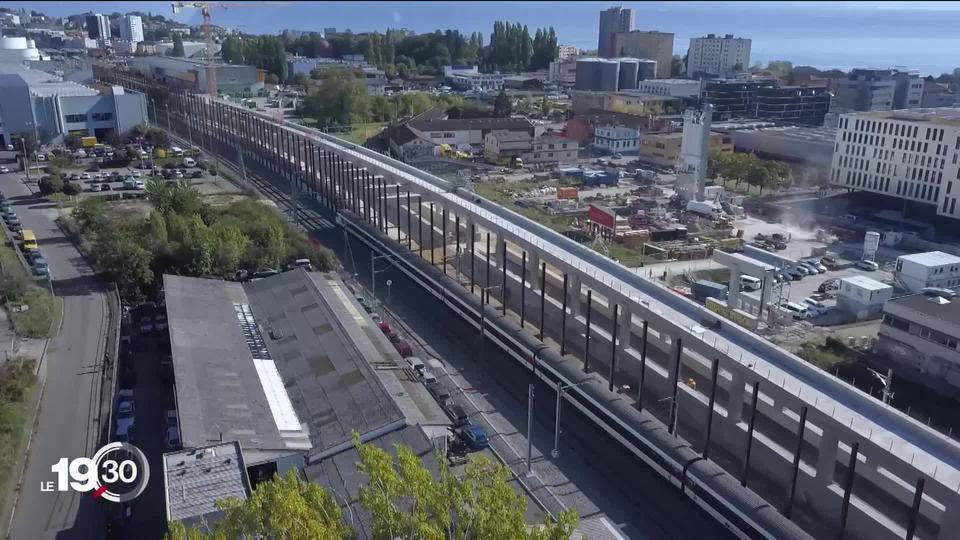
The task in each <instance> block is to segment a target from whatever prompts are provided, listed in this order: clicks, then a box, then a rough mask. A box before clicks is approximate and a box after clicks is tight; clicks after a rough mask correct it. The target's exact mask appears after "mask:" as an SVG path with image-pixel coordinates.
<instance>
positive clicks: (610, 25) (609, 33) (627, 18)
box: [597, 7, 633, 58]
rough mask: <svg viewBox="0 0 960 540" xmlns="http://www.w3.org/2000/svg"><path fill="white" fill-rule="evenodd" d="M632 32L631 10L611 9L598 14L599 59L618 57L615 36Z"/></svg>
mask: <svg viewBox="0 0 960 540" xmlns="http://www.w3.org/2000/svg"><path fill="white" fill-rule="evenodd" d="M632 30H633V10H632V9H630V8H626V9H625V8H620V7H612V8H610V9H607V10H604V11H601V12H600V31H599V37H598V39H597V54H599V55H600V57H601V58H610V57H613V56H617V55H618V50H619V49H617V47H616V43H615V36H616V34H617V33H618V32H630V31H632Z"/></svg>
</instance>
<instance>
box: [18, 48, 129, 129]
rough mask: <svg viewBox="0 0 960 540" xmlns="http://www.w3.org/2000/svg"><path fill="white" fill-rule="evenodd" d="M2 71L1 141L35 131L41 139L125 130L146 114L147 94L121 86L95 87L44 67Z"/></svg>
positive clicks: (22, 67) (21, 67) (19, 66)
mask: <svg viewBox="0 0 960 540" xmlns="http://www.w3.org/2000/svg"><path fill="white" fill-rule="evenodd" d="M3 71H4V73H0V122H2V127H0V143H2V144H10V137H11V135H14V134H17V133H33V134H34V136H36V138H37V140H38V141H39V142H41V143H44V144H46V143H59V142H62V140H63V136H64V135H68V134H75V135H94V136H96V137H97V138H100V139H102V138H103V137H105V136H106V135H107V134H109V133H118V134H120V133H126V132H128V131H130V130H131V129H133V127H134V126H136V125H137V124H142V123H144V122H146V120H147V100H146V97H145V96H144V95H143V94H140V93H137V92H132V91H128V90H124V89H123V87H120V86H112V87H107V88H105V89H103V90H100V91H98V90H96V89H94V88H90V87H88V86H83V85H80V84H78V83H75V82H69V81H64V80H63V79H62V78H61V77H59V76H57V75H54V74H52V73H47V72H45V71H40V70H37V69H30V68H27V67H25V66H22V65H17V64H6V65H4V66H3Z"/></svg>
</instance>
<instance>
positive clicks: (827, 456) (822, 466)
mask: <svg viewBox="0 0 960 540" xmlns="http://www.w3.org/2000/svg"><path fill="white" fill-rule="evenodd" d="M820 427H821V428H822V429H823V435H822V436H821V437H820V443H819V444H818V445H817V451H818V452H819V453H818V455H817V482H818V483H819V484H820V485H821V486H824V487H826V486H829V485H830V484H831V483H832V482H833V473H834V470H835V469H836V467H837V448H838V446H837V445H838V443H839V442H840V438H839V436H838V435H837V432H836V430H835V429H833V428H832V427H830V426H828V425H822V426H820Z"/></svg>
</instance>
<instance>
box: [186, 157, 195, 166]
mask: <svg viewBox="0 0 960 540" xmlns="http://www.w3.org/2000/svg"><path fill="white" fill-rule="evenodd" d="M183 166H184V167H196V166H197V160H195V159H193V158H189V157H188V158H183Z"/></svg>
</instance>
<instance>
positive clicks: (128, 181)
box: [123, 178, 136, 189]
mask: <svg viewBox="0 0 960 540" xmlns="http://www.w3.org/2000/svg"><path fill="white" fill-rule="evenodd" d="M134 186H136V184H135V183H134V180H133V178H127V179H126V180H124V181H123V189H133V188H134Z"/></svg>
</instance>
